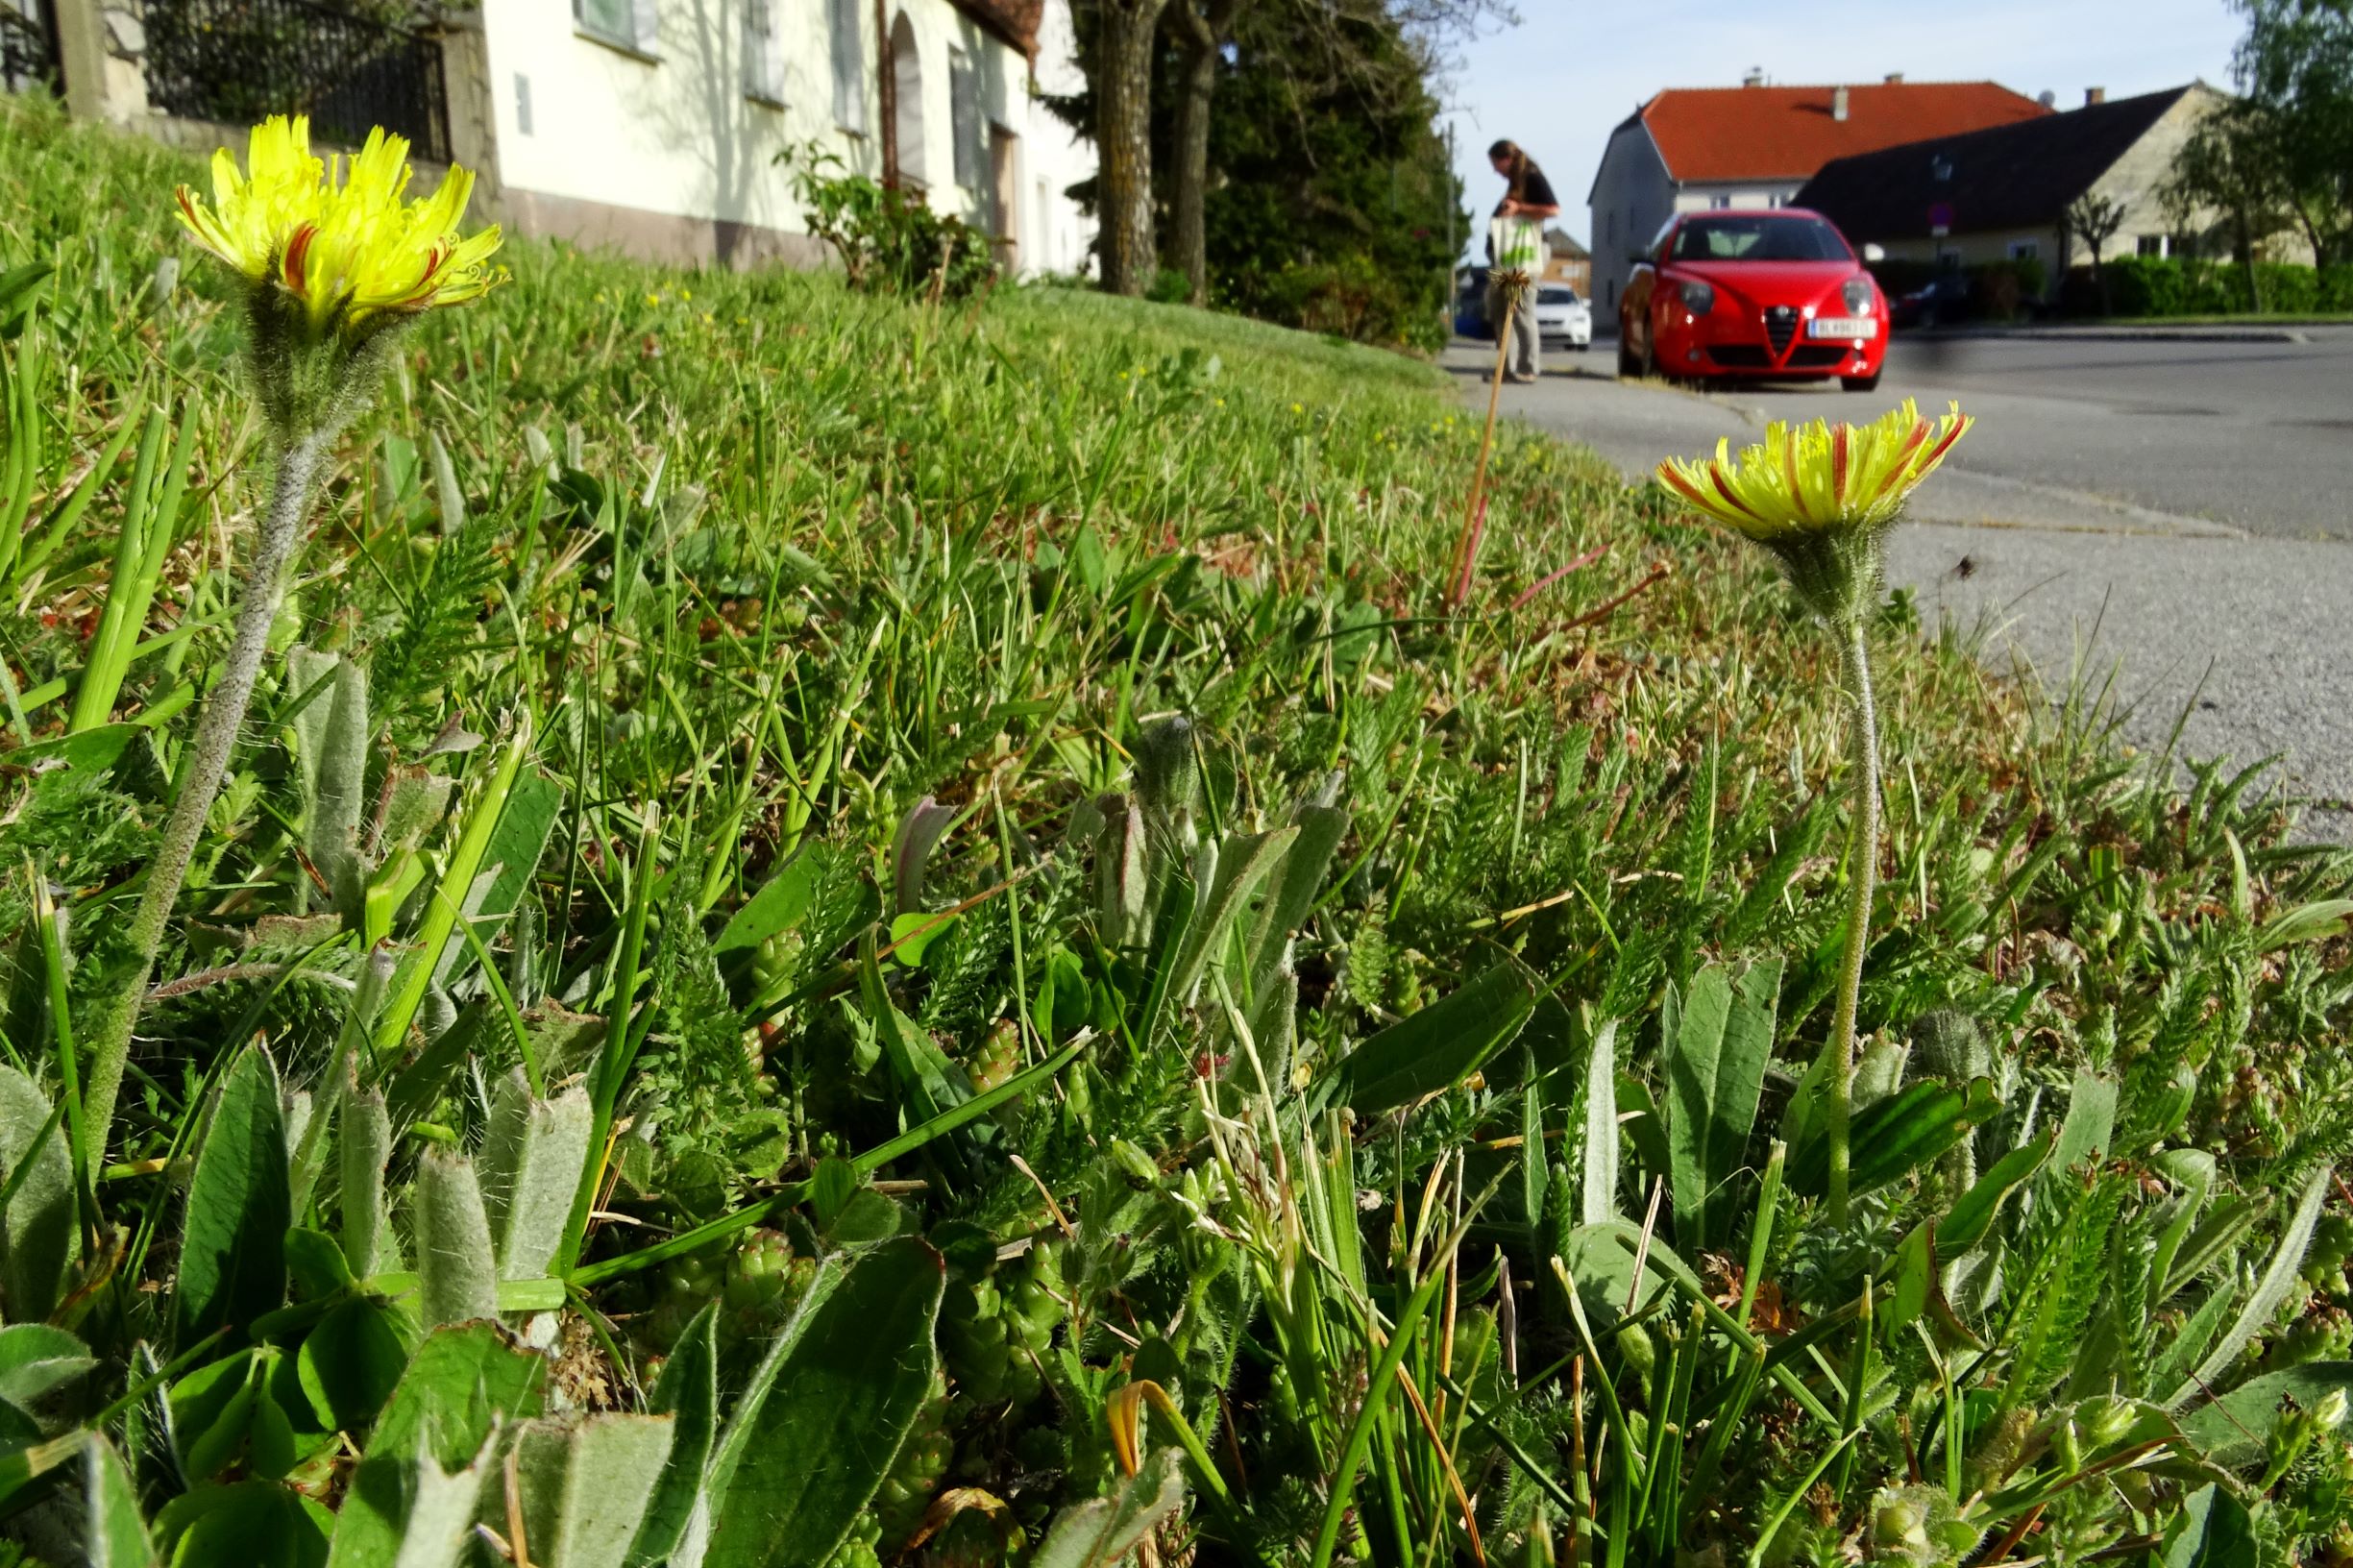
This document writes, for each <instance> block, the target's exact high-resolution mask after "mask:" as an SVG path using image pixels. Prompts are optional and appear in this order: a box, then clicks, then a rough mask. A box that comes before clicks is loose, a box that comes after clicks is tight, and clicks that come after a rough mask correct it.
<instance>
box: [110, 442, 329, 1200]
mask: <svg viewBox="0 0 2353 1568" xmlns="http://www.w3.org/2000/svg"><path fill="white" fill-rule="evenodd" d="M332 434H333V432H332V430H331V429H327V430H320V431H317V432H315V433H312V434H309V435H306V436H304V437H302V438H301V439H300V440H297V441H294V442H292V443H290V444H288V445H287V446H286V447H285V449H284V451H283V453H282V456H281V457H280V458H279V463H278V476H277V479H276V481H275V483H274V485H273V487H272V489H271V493H270V506H269V511H268V513H267V514H266V515H264V516H263V518H262V520H261V531H260V533H259V535H258V536H257V538H256V539H255V541H254V558H253V562H252V564H251V566H250V567H249V568H248V569H247V576H246V579H245V591H244V595H243V597H242V599H241V600H240V601H239V603H238V605H237V620H236V629H235V632H234V634H233V636H232V637H231V639H230V643H229V656H228V658H227V659H226V660H225V661H223V663H222V665H221V674H220V678H219V679H218V680H216V681H215V682H214V683H213V686H212V691H211V694H210V695H209V696H208V697H207V698H205V706H204V712H203V714H202V715H201V716H200V717H199V718H198V719H197V721H196V734H195V736H194V737H193V738H192V739H191V740H190V741H189V742H188V747H187V750H186V751H185V752H184V754H183V755H182V757H181V761H180V777H179V782H178V785H177V787H176V789H175V791H174V793H173V796H172V810H171V816H170V817H169V818H168V819H167V820H166V821H165V822H164V824H163V835H162V838H161V839H160V841H159V843H158V844H157V845H156V856H155V859H154V860H153V861H152V862H150V863H149V865H148V868H147V887H146V891H145V892H144V893H142V894H140V896H139V907H138V912H137V913H136V914H135V915H134V916H133V917H132V919H131V962H132V968H133V971H134V972H132V973H130V974H127V975H126V976H124V979H123V984H122V987H121V989H120V990H118V991H117V992H115V993H114V995H113V996H112V998H111V999H110V1001H109V1002H108V1003H107V1005H106V1011H105V1012H104V1013H103V1014H102V1015H101V1016H100V1018H99V1020H98V1026H97V1029H96V1030H95V1031H94V1035H93V1040H92V1045H91V1050H92V1056H91V1060H90V1074H89V1087H88V1090H87V1095H86V1099H85V1101H84V1106H83V1124H84V1125H85V1126H86V1127H87V1128H88V1129H89V1131H90V1139H89V1148H88V1155H87V1158H88V1159H89V1161H90V1163H91V1164H92V1166H93V1167H95V1166H96V1165H98V1164H103V1162H104V1160H105V1158H106V1147H107V1133H108V1130H109V1129H110V1127H111V1125H112V1123H113V1119H114V1101H115V1097H116V1095H117V1093H118V1092H119V1091H120V1090H121V1089H122V1082H123V1068H124V1066H126V1065H127V1064H128V1063H129V1062H130V1060H131V1035H132V1031H133V1030H134V1029H135V1027H136V1026H137V1024H138V1019H139V1009H140V1007H141V1005H142V1004H143V1003H144V1002H145V1001H146V999H147V982H148V979H149V977H150V976H151V975H152V974H153V973H154V971H155V965H156V955H157V954H158V953H159V952H160V951H161V950H162V947H163V938H164V934H165V932H166V931H168V930H169V929H170V925H171V918H172V908H173V906H174V905H176V904H177V903H178V902H179V901H180V890H181V888H182V887H183V886H184V884H185V883H186V881H187V876H188V866H189V863H190V862H192V861H193V860H194V859H195V858H196V845H197V842H198V841H199V840H200V839H201V838H202V837H203V836H204V828H205V818H206V816H207V815H208V813H209V812H210V811H211V809H212V801H213V799H214V797H215V796H218V795H219V794H220V792H221V780H222V778H223V777H225V776H226V775H227V773H228V772H229V758H230V754H231V753H232V752H233V750H234V749H235V748H236V740H237V731H238V730H239V729H240V728H242V727H243V725H244V723H245V709H246V705H247V704H248V703H249V702H250V701H251V700H252V699H253V695H254V682H255V681H256V680H257V678H259V676H260V674H261V660H262V656H263V654H264V653H266V652H267V651H268V649H269V641H270V626H271V625H272V624H273V623H275V622H276V621H277V619H278V608H279V605H280V604H281V603H282V601H283V600H284V597H285V575H286V565H287V563H288V562H289V561H290V560H292V559H293V556H294V551H295V547H296V546H297V545H298V544H300V543H301V541H302V535H303V518H304V516H305V514H306V512H307V511H308V509H309V504H310V487H311V484H312V482H313V481H314V480H315V479H316V478H318V471H319V465H320V462H321V460H322V459H323V458H324V456H325V455H326V452H327V448H328V444H329V442H330V441H331V439H332Z"/></svg>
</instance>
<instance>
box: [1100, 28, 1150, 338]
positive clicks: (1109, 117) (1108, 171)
mask: <svg viewBox="0 0 2353 1568" xmlns="http://www.w3.org/2000/svg"><path fill="white" fill-rule="evenodd" d="M1166 5H1167V0H1103V7H1102V12H1101V22H1100V26H1099V31H1098V32H1097V34H1096V37H1095V69H1094V84H1093V86H1094V98H1095V135H1094V144H1095V159H1096V162H1095V191H1096V196H1095V214H1096V222H1097V224H1098V225H1099V234H1100V237H1099V239H1098V240H1097V242H1096V243H1097V248H1098V250H1099V251H1100V253H1101V256H1102V261H1103V289H1104V292H1106V293H1110V294H1141V293H1143V291H1144V290H1145V289H1146V288H1147V287H1149V286H1150V285H1151V282H1152V269H1153V265H1154V257H1153V254H1152V45H1153V40H1154V35H1155V33H1156V32H1157V30H1158V28H1159V26H1160V16H1161V12H1162V11H1163V10H1164V9H1165V7H1166Z"/></svg>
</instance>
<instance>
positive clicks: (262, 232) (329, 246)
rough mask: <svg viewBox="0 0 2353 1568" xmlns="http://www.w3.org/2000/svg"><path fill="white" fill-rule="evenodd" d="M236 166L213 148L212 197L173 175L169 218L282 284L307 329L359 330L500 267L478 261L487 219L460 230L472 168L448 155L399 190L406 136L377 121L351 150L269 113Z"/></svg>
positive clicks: (459, 295)
mask: <svg viewBox="0 0 2353 1568" xmlns="http://www.w3.org/2000/svg"><path fill="white" fill-rule="evenodd" d="M245 164H246V166H245V169H244V171H243V172H242V173H240V172H239V171H238V169H237V162H236V159H234V158H233V157H232V156H231V155H230V153H229V150H228V149H227V148H225V147H224V148H222V149H221V150H220V151H219V152H217V153H215V154H213V155H212V200H211V202H210V203H209V204H207V203H206V202H204V201H202V200H200V199H199V198H198V197H197V196H196V194H195V193H194V192H193V191H191V190H189V189H188V187H187V186H185V185H183V186H181V187H180V193H179V195H180V221H181V223H182V224H183V225H184V226H185V227H186V229H187V231H188V233H191V234H193V235H195V236H196V242H197V243H198V244H200V245H202V246H203V247H204V248H205V249H206V250H208V251H210V252H211V253H212V254H213V255H214V256H216V257H220V258H221V259H222V260H223V261H225V262H227V263H228V264H229V265H231V266H233V267H234V268H236V270H237V271H238V272H240V273H242V274H243V275H244V276H245V277H246V278H248V279H249V280H251V281H252V282H255V283H256V284H259V285H263V286H272V285H274V286H275V287H277V288H281V289H283V290H284V291H285V293H286V294H287V295H288V296H290V297H291V298H292V299H293V300H295V301H296V302H298V303H299V304H300V305H301V306H302V309H303V313H304V315H305V317H306V320H307V323H308V325H309V327H310V329H311V330H312V331H314V332H324V331H327V330H328V329H330V328H331V327H336V328H340V329H342V330H346V331H360V332H363V333H364V332H366V331H372V330H373V329H375V328H377V327H380V326H384V325H386V324H388V322H389V320H390V319H391V318H395V317H400V316H409V315H415V314H417V313H419V312H421V311H425V310H429V309H432V308H433V307H434V306H443V305H457V304H461V303H463V302H464V301H467V300H472V299H477V298H478V297H480V296H481V295H482V294H483V293H484V292H485V291H486V290H488V289H489V288H490V287H491V286H492V285H493V284H494V283H497V282H500V281H501V280H502V279H503V278H504V277H505V272H504V269H503V268H498V267H493V266H490V265H488V264H487V263H488V262H489V259H490V257H491V256H492V254H493V253H495V252H496V251H497V250H498V248H499V231H498V227H497V226H496V225H495V224H494V225H492V226H491V227H489V228H487V229H483V230H480V231H478V232H477V233H472V234H467V235H460V234H459V233H458V232H457V226H458V224H459V222H460V221H461V220H462V219H463V218H464V217H465V213H466V203H467V200H468V199H469V198H470V197H471V196H472V195H473V193H474V176H473V174H472V173H470V172H469V171H467V170H465V169H462V168H455V167H453V168H452V169H451V170H450V172H449V174H448V175H447V177H445V178H444V179H443V180H442V182H441V187H440V188H439V189H438V190H436V191H434V192H433V194H432V195H430V196H427V197H420V198H418V199H417V200H414V201H408V200H404V197H405V195H406V192H407V188H408V181H409V176H410V173H411V171H410V169H409V166H408V139H407V138H406V137H405V136H396V135H388V134H386V133H385V132H384V131H382V130H381V129H379V130H375V131H371V132H369V133H368V139H367V141H366V143H365V144H364V145H363V146H361V148H360V149H359V151H358V152H357V153H356V154H355V155H353V156H351V157H348V158H346V157H344V156H343V155H340V154H338V155H335V156H334V157H333V158H332V159H319V158H317V157H315V156H313V155H312V153H311V151H310V121H309V119H308V117H307V116H306V115H301V114H297V115H295V116H293V117H292V118H291V119H289V118H287V117H286V116H285V115H282V114H274V115H272V116H270V118H268V119H266V120H264V121H262V122H261V123H260V124H259V125H257V126H255V127H254V130H253V137H252V140H251V142H250V144H249V146H248V148H247V151H246V158H245Z"/></svg>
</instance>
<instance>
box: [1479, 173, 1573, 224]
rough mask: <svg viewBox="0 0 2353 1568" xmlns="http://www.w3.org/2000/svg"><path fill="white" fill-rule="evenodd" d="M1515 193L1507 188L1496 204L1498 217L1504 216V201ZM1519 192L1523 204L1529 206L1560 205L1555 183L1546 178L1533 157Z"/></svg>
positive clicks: (1521, 181) (1522, 179)
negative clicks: (1554, 192) (1555, 191)
mask: <svg viewBox="0 0 2353 1568" xmlns="http://www.w3.org/2000/svg"><path fill="white" fill-rule="evenodd" d="M1513 194H1514V193H1513V192H1512V191H1511V190H1509V189H1508V188H1507V189H1506V190H1505V192H1504V195H1503V200H1502V201H1499V202H1497V203H1496V204H1495V215H1496V216H1497V217H1501V216H1503V212H1504V202H1507V201H1509V200H1511V198H1512V195H1513ZM1517 194H1518V196H1519V198H1520V202H1521V204H1522V205H1523V206H1527V207H1558V206H1559V205H1560V198H1559V197H1557V196H1556V195H1554V194H1553V183H1552V182H1551V181H1550V180H1547V179H1545V178H1544V171H1543V170H1542V169H1539V168H1537V167H1536V164H1535V160H1534V159H1530V160H1529V163H1528V172H1527V174H1525V175H1523V176H1522V177H1521V179H1520V188H1519V191H1518V192H1517Z"/></svg>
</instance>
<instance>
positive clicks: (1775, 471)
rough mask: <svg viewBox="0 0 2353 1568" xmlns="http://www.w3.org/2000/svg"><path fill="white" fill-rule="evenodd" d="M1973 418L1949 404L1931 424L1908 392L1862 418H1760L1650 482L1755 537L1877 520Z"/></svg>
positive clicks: (1673, 462)
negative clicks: (1752, 435)
mask: <svg viewBox="0 0 2353 1568" xmlns="http://www.w3.org/2000/svg"><path fill="white" fill-rule="evenodd" d="M1974 423H1976V422H1975V421H1974V420H1973V419H1971V418H1970V417H1969V416H1968V415H1967V414H1964V413H1962V412H1961V405H1960V404H1957V403H1956V404H1952V411H1951V412H1950V413H1949V414H1947V415H1945V416H1944V418H1943V419H1941V420H1939V421H1937V422H1936V423H1935V424H1933V425H1931V424H1930V423H1928V422H1927V421H1926V420H1924V419H1923V418H1921V417H1920V409H1919V408H1918V406H1917V405H1915V404H1913V402H1912V400H1911V399H1909V398H1906V399H1904V401H1903V406H1902V407H1900V408H1895V409H1891V410H1889V412H1888V413H1887V414H1886V415H1885V416H1884V417H1882V418H1879V419H1875V420H1873V421H1872V422H1871V423H1870V424H1868V425H1864V426H1860V427H1857V426H1852V425H1836V426H1833V425H1830V424H1828V423H1827V422H1826V421H1824V420H1819V419H1817V420H1814V421H1811V422H1810V423H1808V424H1804V425H1798V426H1790V425H1786V424H1783V423H1781V422H1779V421H1775V422H1774V423H1773V424H1771V425H1768V426H1766V427H1765V439H1764V440H1762V441H1760V442H1757V443H1756V444H1754V445H1753V446H1751V447H1749V448H1747V449H1746V450H1744V451H1743V452H1742V453H1741V454H1740V456H1739V457H1738V458H1737V459H1735V458H1734V457H1733V456H1732V454H1731V443H1730V442H1729V441H1719V442H1717V443H1716V455H1715V457H1714V459H1713V460H1712V461H1698V462H1692V461H1685V460H1683V459H1681V458H1676V457H1670V458H1668V459H1667V460H1666V461H1665V462H1663V463H1661V464H1659V465H1658V478H1659V482H1660V483H1662V484H1664V485H1665V486H1666V487H1667V488H1668V489H1670V490H1672V491H1674V492H1675V493H1676V494H1677V495H1678V496H1680V497H1681V498H1682V499H1683V500H1684V501H1687V502H1690V503H1691V504H1692V505H1694V506H1696V507H1698V508H1699V509H1700V510H1701V511H1703V512H1705V513H1706V514H1707V515H1708V516H1710V517H1712V518H1714V519H1716V520H1717V521H1718V522H1720V523H1722V524H1724V525H1725V526H1726V527H1729V528H1733V529H1735V530H1737V531H1739V532H1741V533H1744V534H1747V535H1748V536H1749V537H1750V538H1752V539H1753V540H1755V541H1756V542H1757V543H1759V544H1764V545H1770V544H1774V543H1776V542H1777V541H1779V540H1782V539H1785V538H1787V537H1789V536H1791V535H1795V534H1806V533H1826V532H1840V531H1846V530H1850V529H1858V528H1879V527H1885V526H1886V525H1887V524H1889V523H1892V522H1893V521H1895V518H1896V515H1897V514H1898V513H1899V512H1900V511H1902V510H1903V503H1904V501H1905V499H1906V498H1908V497H1909V496H1910V495H1911V493H1912V491H1913V490H1914V489H1916V488H1917V487H1918V486H1919V484H1920V481H1921V480H1923V479H1924V478H1927V477H1928V476H1929V475H1930V474H1933V473H1934V472H1936V468H1937V465H1938V464H1940V463H1942V462H1943V461H1944V460H1945V454H1946V453H1949V452H1950V451H1951V450H1952V448H1953V443H1955V442H1957V441H1959V440H1960V439H1961V437H1962V436H1963V435H1964V434H1966V433H1967V432H1968V430H1969V428H1970V426H1972V425H1973V424H1974Z"/></svg>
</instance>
